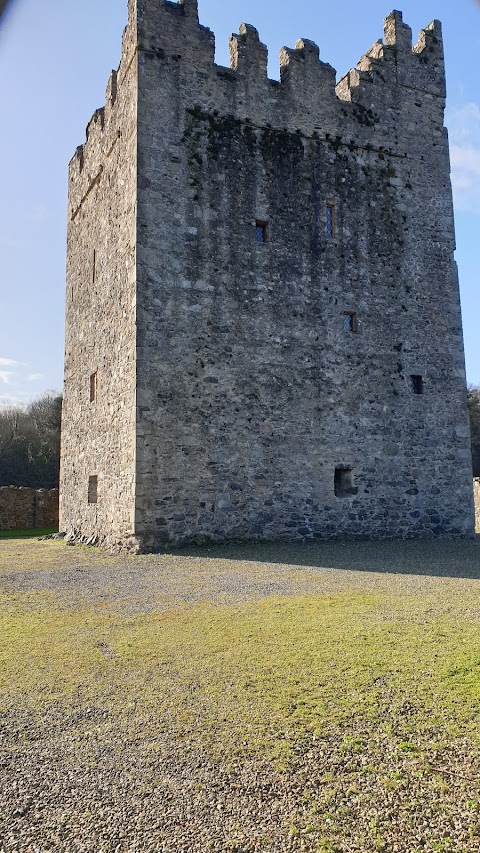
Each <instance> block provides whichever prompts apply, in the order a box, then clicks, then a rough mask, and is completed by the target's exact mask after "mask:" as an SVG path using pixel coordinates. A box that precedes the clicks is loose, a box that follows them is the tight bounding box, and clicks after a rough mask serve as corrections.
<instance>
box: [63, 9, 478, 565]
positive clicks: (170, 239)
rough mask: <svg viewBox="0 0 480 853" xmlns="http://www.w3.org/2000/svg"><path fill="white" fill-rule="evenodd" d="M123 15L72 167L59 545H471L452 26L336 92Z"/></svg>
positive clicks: (285, 57) (294, 71) (307, 66)
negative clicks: (452, 142) (447, 119)
mask: <svg viewBox="0 0 480 853" xmlns="http://www.w3.org/2000/svg"><path fill="white" fill-rule="evenodd" d="M214 48H215V43H214V36H213V33H212V32H211V31H210V30H209V29H207V28H206V27H204V26H201V25H200V24H199V19H198V4H197V1H196V0H183V2H180V3H178V4H177V3H174V2H167V0H130V2H129V5H128V25H127V27H126V29H125V33H124V37H123V49H122V56H121V61H120V65H119V68H118V70H117V71H114V72H112V75H111V77H110V80H109V83H108V87H107V93H106V103H105V107H103V108H102V109H99V110H97V111H96V112H95V114H94V116H93V118H92V119H91V121H90V123H89V125H88V127H87V139H86V142H85V144H84V145H82V146H80V147H79V148H78V149H77V152H76V154H75V156H74V157H73V160H72V162H71V164H70V171H69V204H68V220H69V222H68V224H69V230H68V259H67V289H66V297H67V308H66V351H65V396H64V409H63V437H62V462H61V503H60V506H61V529H63V530H65V531H67V533H68V534H69V535H70V537H71V538H72V539H73V538H76V539H78V540H79V541H82V540H83V541H86V540H88V541H90V542H92V541H95V542H98V543H99V544H104V545H106V546H113V547H116V548H120V549H125V550H128V551H131V552H141V551H149V550H156V549H163V548H166V547H169V546H173V545H180V544H184V543H203V542H208V541H219V540H225V539H232V540H245V539H258V540H261V539H281V538H285V539H290V540H292V539H298V540H309V539H315V538H330V537H332V538H333V537H372V538H374V537H423V536H437V535H438V536H441V535H453V536H470V535H473V530H474V509H473V491H472V469H471V455H470V444H469V429H468V425H467V410H466V388H465V366H464V353H463V337H462V325H461V314H460V302H459V291H458V276H457V269H456V264H455V260H454V249H455V235H454V222H453V206H452V193H451V184H450V165H449V149H448V137H447V132H446V130H445V128H444V107H445V94H446V92H445V72H444V57H443V47H442V33H441V25H440V23H439V22H438V21H434V22H433V23H431V24H430V25H429V26H427V27H426V28H425V29H424V30H421V32H420V36H419V39H418V41H417V42H416V44H414V45H412V33H411V30H410V28H409V27H408V26H406V24H404V23H403V20H402V15H401V13H400V12H392V13H391V14H390V15H389V16H388V17H387V19H386V21H385V35H384V40H383V42H382V41H378V42H376V43H375V44H374V45H373V47H372V48H370V50H369V51H368V52H367V53H366V54H365V55H364V56H362V58H361V59H360V62H359V63H358V65H357V67H356V68H354V69H352V70H350V71H349V72H348V73H347V74H346V75H345V76H344V77H343V78H342V79H341V80H340V82H339V83H336V77H335V70H334V69H333V68H332V67H331V66H330V65H328V64H327V63H325V62H322V61H321V60H320V58H319V48H318V47H317V45H316V44H314V43H313V42H312V41H308V40H307V39H302V40H300V41H298V42H297V43H296V46H295V48H293V49H290V48H283V49H282V51H281V53H280V80H279V81H277V80H270V79H269V78H268V76H267V49H266V47H265V45H264V44H262V42H261V41H260V39H259V35H258V33H257V31H256V29H255V28H254V27H252V26H250V25H247V24H242V25H241V27H240V29H239V32H238V34H236V35H232V37H231V41H230V54H231V63H230V68H225V67H221V66H219V65H216V64H215V58H214Z"/></svg>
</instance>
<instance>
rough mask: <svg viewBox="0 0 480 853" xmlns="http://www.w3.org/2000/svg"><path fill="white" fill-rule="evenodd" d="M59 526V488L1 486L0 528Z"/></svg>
mask: <svg viewBox="0 0 480 853" xmlns="http://www.w3.org/2000/svg"><path fill="white" fill-rule="evenodd" d="M36 527H38V528H45V527H58V489H27V488H16V487H15V486H2V487H1V488H0V530H22V529H30V528H36Z"/></svg>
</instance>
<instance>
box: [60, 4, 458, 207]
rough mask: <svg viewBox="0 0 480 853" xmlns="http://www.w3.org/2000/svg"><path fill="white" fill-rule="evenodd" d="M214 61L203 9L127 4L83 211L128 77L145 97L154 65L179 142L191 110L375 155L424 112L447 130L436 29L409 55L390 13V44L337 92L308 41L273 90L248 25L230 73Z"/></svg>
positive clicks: (120, 116) (378, 48)
mask: <svg viewBox="0 0 480 853" xmlns="http://www.w3.org/2000/svg"><path fill="white" fill-rule="evenodd" d="M214 57H215V37H214V34H213V32H212V31H211V30H209V29H208V28H207V27H204V26H202V25H201V24H200V22H199V16H198V0H180V2H173V0H129V4H128V25H127V27H126V30H125V32H124V37H123V47H122V58H121V62H120V66H119V68H118V70H117V71H113V72H112V74H111V76H110V79H109V82H108V86H107V90H106V102H105V107H104V108H102V109H101V110H97V111H96V112H95V114H94V116H93V118H92V120H91V122H90V123H89V125H88V127H87V142H86V144H85V145H84V146H81V147H80V148H79V149H77V153H76V155H75V157H74V158H73V160H72V165H71V170H72V172H73V174H74V175H78V174H79V173H82V172H83V171H84V170H86V175H85V177H84V183H85V186H83V185H82V186H80V184H81V183H82V182H78V183H79V186H78V191H77V193H76V196H77V198H76V200H75V203H76V204H78V195H80V197H82V195H83V194H84V193H85V192H86V191H87V190H88V186H90V185H91V183H92V181H95V180H96V176H97V175H98V173H99V169H100V166H101V164H102V158H103V159H104V158H105V156H107V155H108V152H109V151H110V150H111V147H112V145H114V144H115V142H116V140H117V139H118V138H119V135H120V134H121V132H122V122H123V121H124V110H125V107H123V108H119V107H118V103H119V100H122V99H121V98H120V95H121V93H122V90H123V88H124V87H125V85H128V80H129V75H131V74H133V75H138V81H137V82H138V87H139V91H141V87H142V85H143V84H142V78H144V77H145V73H150V72H147V68H151V67H152V63H155V67H158V72H155V74H156V78H157V79H158V81H159V82H158V85H159V86H160V85H161V86H162V90H163V91H164V93H165V95H164V97H165V101H166V102H167V100H168V99H169V100H170V102H171V110H172V114H173V113H175V114H176V115H178V116H179V118H178V132H179V136H181V133H182V131H183V127H182V121H185V113H186V111H187V110H188V109H192V108H194V107H199V108H200V109H201V110H203V111H204V112H205V113H214V114H216V115H219V116H224V117H231V116H232V117H234V118H236V119H239V120H241V121H245V120H249V121H250V122H251V123H252V124H253V125H257V126H258V127H266V126H271V127H273V128H278V129H281V130H283V129H287V130H289V131H291V132H297V131H300V132H301V133H302V134H304V135H306V136H313V135H315V136H317V137H318V136H319V137H320V138H322V137H323V138H330V137H336V138H342V139H343V138H345V139H348V140H352V139H356V140H357V141H358V143H359V144H360V145H362V146H373V147H375V146H377V147H379V146H380V145H384V144H385V140H386V139H387V137H389V136H391V131H392V123H393V126H396V125H397V124H398V127H399V128H400V131H399V132H398V133H397V138H400V137H401V136H402V131H401V129H402V128H406V127H408V126H412V122H413V124H414V123H415V121H416V118H415V119H412V116H411V115H410V113H414V112H415V110H418V109H420V110H422V111H424V122H423V125H424V128H425V133H426V134H430V135H431V134H432V133H440V131H439V130H438V128H442V127H443V110H444V98H445V69H444V56H443V42H442V30H441V24H440V22H439V21H433V22H432V23H431V24H430V25H429V26H427V27H426V28H425V29H423V30H421V31H420V35H419V39H418V41H417V42H416V44H415V45H412V31H411V29H410V27H409V26H407V25H406V24H405V23H404V21H403V17H402V13H401V12H398V11H393V12H392V13H391V14H390V15H388V17H387V18H386V20H385V26H384V38H383V41H377V42H376V43H375V44H374V45H373V46H372V47H371V48H370V49H369V50H368V51H367V52H366V53H365V54H364V55H363V56H362V57H361V59H360V61H359V62H358V64H357V65H356V67H354V68H352V69H351V70H350V71H348V72H347V74H345V75H344V76H343V77H342V78H341V79H340V81H339V82H338V84H336V72H335V69H334V68H333V67H332V66H331V65H329V64H328V63H327V62H324V61H322V60H321V58H320V50H319V47H318V46H317V45H316V44H315V42H313V41H310V40H308V39H300V40H299V41H297V42H296V45H295V47H294V48H288V47H283V48H282V49H281V51H280V81H276V80H270V79H269V78H268V75H267V62H268V50H267V47H266V45H265V44H263V43H262V41H261V39H260V36H259V33H258V31H257V30H256V29H255V27H253V26H251V25H250V24H241V26H240V27H239V31H238V33H236V34H233V35H232V36H231V38H230V67H229V68H224V67H222V66H219V65H217V64H216V63H215V58H214ZM160 81H161V82H160ZM180 102H183V112H182V109H180V112H179V105H180ZM175 104H176V105H175ZM122 109H123V112H122ZM165 109H168V104H167V103H166V107H165ZM417 115H418V113H417ZM182 116H183V118H182ZM152 120H153V119H152ZM421 132H422V131H421ZM402 156H403V155H402Z"/></svg>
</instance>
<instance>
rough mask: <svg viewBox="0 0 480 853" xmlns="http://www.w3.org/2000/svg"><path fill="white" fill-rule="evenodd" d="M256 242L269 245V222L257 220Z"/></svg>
mask: <svg viewBox="0 0 480 853" xmlns="http://www.w3.org/2000/svg"><path fill="white" fill-rule="evenodd" d="M255 240H256V241H257V243H268V222H262V220H260V219H257V220H256V222H255Z"/></svg>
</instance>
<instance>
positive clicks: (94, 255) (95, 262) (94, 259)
mask: <svg viewBox="0 0 480 853" xmlns="http://www.w3.org/2000/svg"><path fill="white" fill-rule="evenodd" d="M96 275H97V253H96V251H95V249H94V250H93V264H92V282H93V284H95V277H96Z"/></svg>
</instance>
